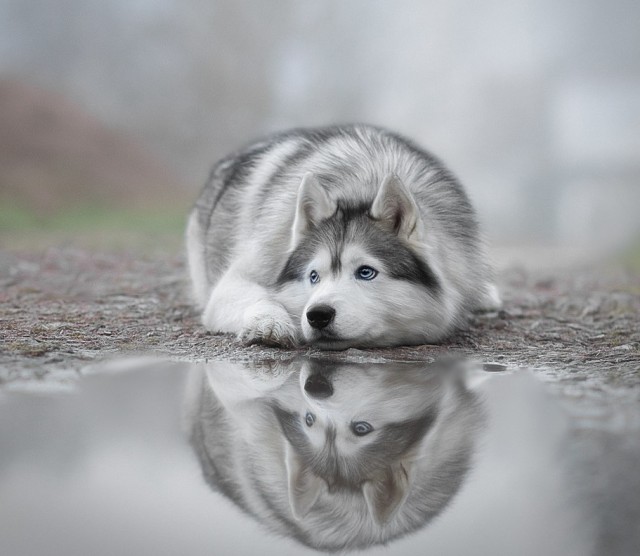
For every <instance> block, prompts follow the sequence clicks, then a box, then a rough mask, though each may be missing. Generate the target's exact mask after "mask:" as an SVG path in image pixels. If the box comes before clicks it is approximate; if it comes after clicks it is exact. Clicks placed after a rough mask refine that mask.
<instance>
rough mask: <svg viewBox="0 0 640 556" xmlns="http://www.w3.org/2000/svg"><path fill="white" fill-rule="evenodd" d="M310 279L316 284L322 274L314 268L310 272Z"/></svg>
mask: <svg viewBox="0 0 640 556" xmlns="http://www.w3.org/2000/svg"><path fill="white" fill-rule="evenodd" d="M309 281H310V282H311V283H312V284H315V283H316V282H319V281H320V275H319V274H318V273H317V272H316V271H315V270H312V271H311V272H310V273H309Z"/></svg>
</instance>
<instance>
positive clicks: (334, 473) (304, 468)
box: [275, 361, 468, 526]
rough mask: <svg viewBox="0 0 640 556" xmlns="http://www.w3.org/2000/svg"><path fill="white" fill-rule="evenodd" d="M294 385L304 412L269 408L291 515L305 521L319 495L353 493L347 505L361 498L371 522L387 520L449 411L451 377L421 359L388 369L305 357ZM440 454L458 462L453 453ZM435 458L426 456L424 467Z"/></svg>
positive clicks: (331, 497) (404, 497) (333, 496)
mask: <svg viewBox="0 0 640 556" xmlns="http://www.w3.org/2000/svg"><path fill="white" fill-rule="evenodd" d="M300 387H301V390H302V393H303V400H304V408H303V409H302V410H298V411H290V410H289V411H288V410H287V409H285V408H283V407H278V406H276V408H275V411H276V416H277V418H278V421H279V423H280V426H281V427H282V430H283V432H284V435H285V437H286V438H287V444H286V451H285V457H286V469H287V475H288V484H289V501H290V504H291V508H292V512H293V514H294V516H295V517H296V518H298V519H303V518H305V517H306V516H307V515H308V514H309V513H310V512H311V510H312V509H313V508H314V506H316V504H318V500H319V499H322V498H324V499H325V502H326V500H333V502H334V503H335V501H336V500H338V499H340V497H343V498H344V497H351V498H352V500H351V502H350V503H349V507H351V508H352V510H354V511H355V508H357V507H359V506H360V504H358V503H357V502H356V500H357V499H360V500H361V502H362V505H361V507H362V508H366V512H367V513H368V515H369V517H370V519H371V521H372V523H374V524H376V525H377V526H383V525H385V524H386V523H388V522H389V521H390V520H391V519H392V518H393V516H394V515H395V514H396V513H398V512H399V510H400V508H401V507H402V506H403V504H404V503H405V501H406V500H407V498H408V496H409V494H410V490H411V488H412V486H413V485H414V481H415V478H416V476H419V475H423V474H424V470H421V471H419V469H421V467H423V466H424V465H423V463H420V462H421V461H424V460H423V458H424V455H423V451H424V449H425V445H424V443H425V439H426V438H427V437H428V435H429V433H430V431H431V429H432V428H434V426H435V424H436V422H437V421H438V420H439V418H440V416H439V414H440V412H441V411H443V410H444V413H447V411H446V409H447V408H446V407H445V408H443V407H442V404H443V403H445V404H451V400H448V399H447V390H449V389H450V388H453V389H455V387H454V381H453V379H452V378H447V379H446V380H443V377H442V375H441V374H439V373H425V372H424V365H423V364H419V365H416V364H399V365H398V368H397V369H395V370H390V369H389V366H388V364H387V365H375V364H374V365H367V366H363V365H344V364H339V365H335V364H334V365H332V364H327V363H326V362H322V363H318V362H316V363H314V362H313V361H310V362H309V363H308V364H306V365H304V366H303V368H302V371H301V374H300ZM453 399H455V400H456V401H455V403H456V404H457V403H459V402H460V400H459V399H458V398H456V397H455V396H454V398H453ZM454 421H455V419H454V420H452V422H454ZM442 427H444V429H445V430H446V429H448V430H449V433H451V432H452V431H453V430H455V426H452V427H450V426H449V425H448V424H447V425H442V426H441V427H440V428H442ZM465 436H466V435H464V434H463V435H461V436H460V439H458V440H455V441H454V443H455V442H458V441H459V442H460V446H461V447H462V446H464V448H461V451H460V452H459V454H462V455H464V456H465V457H466V455H467V448H468V439H466V438H465ZM446 458H449V459H451V460H453V459H456V458H455V457H453V458H452V457H451V454H447V455H446V456H445V457H444V459H446ZM438 459H439V457H438V456H437V455H435V454H434V455H432V456H431V457H430V461H429V465H433V463H434V462H436V463H437V462H438ZM434 467H437V465H435V466H434ZM452 484H454V485H455V484H456V482H455V481H454V482H452ZM452 488H453V487H452ZM320 505H321V504H320ZM401 521H402V520H401Z"/></svg>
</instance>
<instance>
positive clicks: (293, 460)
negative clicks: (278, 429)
mask: <svg viewBox="0 0 640 556" xmlns="http://www.w3.org/2000/svg"><path fill="white" fill-rule="evenodd" d="M285 463H286V468H287V482H288V486H289V505H290V506H291V512H292V513H293V517H295V518H296V519H298V520H299V519H302V518H304V517H305V516H306V515H307V514H308V513H309V511H310V510H311V508H313V505H314V504H315V503H316V501H317V500H318V497H319V496H320V494H321V493H322V491H323V490H324V488H325V483H324V481H323V480H322V479H321V478H320V477H317V476H316V475H314V474H313V473H312V472H311V470H310V469H309V468H308V467H307V466H306V465H304V463H303V462H302V461H301V460H300V457H299V456H298V454H297V453H296V451H295V450H294V449H293V448H292V447H291V445H290V444H289V443H288V442H287V443H286V462H285Z"/></svg>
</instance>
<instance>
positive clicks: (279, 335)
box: [238, 306, 298, 348]
mask: <svg viewBox="0 0 640 556" xmlns="http://www.w3.org/2000/svg"><path fill="white" fill-rule="evenodd" d="M265 309H266V308H262V309H260V310H255V309H253V310H251V311H249V314H248V315H246V318H245V326H244V327H243V328H242V330H241V331H240V333H239V334H238V339H239V340H240V341H241V342H242V343H243V344H245V345H252V344H265V345H268V346H280V347H284V348H293V347H295V346H296V345H297V344H298V330H297V328H296V326H295V325H294V324H293V322H292V321H291V317H290V316H289V314H288V313H287V312H286V311H285V309H284V307H278V306H271V307H269V308H268V309H267V310H265Z"/></svg>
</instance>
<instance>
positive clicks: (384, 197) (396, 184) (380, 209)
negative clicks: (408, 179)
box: [370, 174, 422, 241]
mask: <svg viewBox="0 0 640 556" xmlns="http://www.w3.org/2000/svg"><path fill="white" fill-rule="evenodd" d="M370 214H371V217H372V218H373V219H374V220H378V221H379V222H380V223H381V224H382V225H383V226H385V227H386V228H387V229H388V230H389V231H391V232H393V233H395V234H397V235H398V236H399V237H402V238H404V239H408V240H416V241H420V240H421V239H422V219H421V218H420V211H419V209H418V205H416V202H415V200H414V199H413V195H411V193H410V192H409V190H408V189H407V188H406V187H405V186H404V184H403V183H402V182H401V181H400V178H398V176H396V175H395V174H389V175H388V176H387V177H386V178H384V180H383V181H382V185H381V186H380V189H378V194H377V195H376V198H375V199H374V201H373V205H371V211H370Z"/></svg>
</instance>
